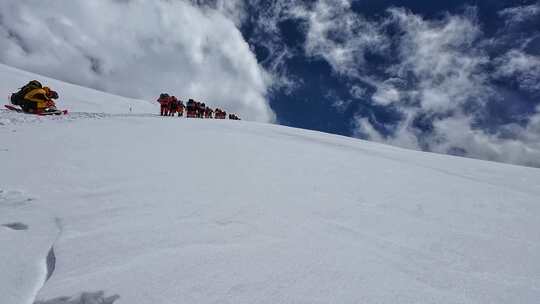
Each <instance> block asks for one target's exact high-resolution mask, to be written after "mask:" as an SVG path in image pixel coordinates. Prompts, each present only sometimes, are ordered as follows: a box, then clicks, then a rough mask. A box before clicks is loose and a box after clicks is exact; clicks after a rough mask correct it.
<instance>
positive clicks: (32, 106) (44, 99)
mask: <svg viewBox="0 0 540 304" xmlns="http://www.w3.org/2000/svg"><path fill="white" fill-rule="evenodd" d="M57 98H58V93H56V92H55V91H53V90H51V89H50V88H49V87H43V88H35V89H32V90H30V91H29V92H28V93H26V94H25V95H24V97H23V99H24V102H23V104H22V105H21V108H22V109H23V111H25V112H28V113H43V112H45V111H47V110H56V105H55V104H54V101H53V99H57Z"/></svg>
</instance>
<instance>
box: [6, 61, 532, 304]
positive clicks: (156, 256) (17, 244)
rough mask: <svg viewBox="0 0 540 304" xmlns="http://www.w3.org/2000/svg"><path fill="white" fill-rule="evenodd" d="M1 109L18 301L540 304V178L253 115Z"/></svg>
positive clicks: (9, 248) (9, 292) (12, 290)
mask: <svg viewBox="0 0 540 304" xmlns="http://www.w3.org/2000/svg"><path fill="white" fill-rule="evenodd" d="M0 70H1V69H0ZM7 74H9V70H8V71H7V72H6V70H5V69H4V71H2V72H0V75H2V77H6V76H5V75H7ZM0 80H3V79H0ZM19 82H20V81H18V82H17V83H19ZM23 82H24V81H23ZM56 86H58V87H60V86H62V84H60V83H58V84H56ZM72 89H73V90H72V91H71V93H72V94H73V95H72V100H74V101H75V100H84V99H85V98H86V97H85V94H86V91H85V90H83V89H81V90H80V91H78V89H77V88H76V87H72ZM78 94H80V95H78ZM96 94H97V93H96ZM103 96H105V95H103ZM122 100H123V99H120V98H119V99H117V98H116V97H112V96H110V95H107V100H99V101H98V100H92V102H95V103H96V105H97V108H100V109H103V110H102V111H106V110H107V107H108V106H109V105H112V104H121V103H122ZM72 106H73V107H78V106H79V105H77V104H73V105H72ZM101 107H102V108H101ZM81 108H82V105H81ZM118 109H119V108H113V110H118ZM111 112H113V111H111ZM0 117H1V119H3V120H1V121H3V123H4V124H3V125H0V187H1V190H0V225H2V224H6V225H7V226H0V248H1V249H2V250H0V303H2V304H4V303H6V304H8V303H32V302H33V301H34V300H35V299H36V300H37V301H38V302H37V303H47V304H51V303H93V302H89V299H101V300H104V302H96V303H113V302H114V303H115V304H123V303H126V304H139V303H140V304H147V303H152V304H160V303H537V301H538V299H540V233H539V231H540V184H539V181H540V170H539V169H533V168H525V167H517V166H510V165H504V164H497V163H491V162H484V161H477V160H470V159H464V158H455V157H449V156H444V155H436V154H429V153H421V152H416V151H409V150H403V149H398V148H394V147H389V146H385V145H380V144H375V143H370V142H364V141H359V140H355V139H350V138H345V137H339V136H333V135H328V134H322V133H317V132H311V131H306V130H299V129H292V128H286V127H280V126H274V125H265V124H256V123H249V122H235V121H215V120H187V119H181V118H161V117H159V116H155V115H145V116H143V115H139V116H135V115H94V114H85V113H78V114H76V115H72V116H68V117H54V118H53V117H44V118H33V119H30V118H28V117H29V116H28V115H22V114H15V113H7V112H1V113H0ZM47 262H48V263H47ZM47 264H48V265H47ZM48 274H49V275H50V278H49V279H48V280H47V281H46V279H47V277H48ZM61 297H65V298H61ZM85 301H86V302H85Z"/></svg>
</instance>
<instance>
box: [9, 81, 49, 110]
mask: <svg viewBox="0 0 540 304" xmlns="http://www.w3.org/2000/svg"><path fill="white" fill-rule="evenodd" d="M41 88H43V86H42V85H41V83H40V82H39V81H37V80H32V81H30V82H29V83H27V84H26V85H25V86H23V87H22V88H20V89H19V91H18V92H17V93H13V94H11V103H12V104H14V105H16V106H21V105H22V104H23V102H24V95H26V94H28V92H30V91H32V90H34V89H41Z"/></svg>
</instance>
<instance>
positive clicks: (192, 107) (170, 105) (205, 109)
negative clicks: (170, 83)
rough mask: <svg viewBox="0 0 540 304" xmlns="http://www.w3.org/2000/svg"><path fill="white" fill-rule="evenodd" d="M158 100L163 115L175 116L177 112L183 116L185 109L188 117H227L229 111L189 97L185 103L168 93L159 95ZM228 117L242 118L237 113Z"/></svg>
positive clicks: (232, 118)
mask: <svg viewBox="0 0 540 304" xmlns="http://www.w3.org/2000/svg"><path fill="white" fill-rule="evenodd" d="M157 102H159V104H160V106H161V107H160V108H161V111H160V115H161V116H174V115H175V114H176V113H178V117H183V116H184V111H185V112H186V117H187V118H215V119H226V118H227V112H225V111H223V110H221V109H219V108H217V109H215V110H213V109H212V108H210V107H209V106H207V105H206V104H205V103H204V102H198V101H195V100H193V99H189V100H188V102H187V103H186V104H185V105H184V102H183V101H182V100H179V99H178V98H176V97H175V96H170V95H169V94H167V93H162V94H161V95H159V98H158V100H157ZM228 117H229V119H231V120H240V118H239V117H238V116H237V115H236V114H229V116H228Z"/></svg>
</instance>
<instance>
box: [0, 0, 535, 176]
mask: <svg viewBox="0 0 540 304" xmlns="http://www.w3.org/2000/svg"><path fill="white" fill-rule="evenodd" d="M36 33H39V34H36ZM0 44H1V45H2V48H0V62H2V63H5V64H8V65H11V66H14V67H18V68H21V69H24V70H28V71H31V72H36V73H39V74H42V75H46V76H50V77H53V78H57V79H60V80H64V81H68V82H71V83H75V84H80V85H83V86H87V87H91V88H95V89H98V90H103V91H107V92H111V93H115V94H119V95H124V96H128V97H134V98H142V99H148V100H155V98H156V96H158V95H159V94H160V93H161V92H168V93H171V94H174V95H176V96H178V97H180V98H181V99H187V98H195V99H198V100H201V101H205V102H206V103H207V104H209V105H213V106H215V107H222V108H225V109H228V110H229V111H230V112H236V113H238V114H240V115H241V116H242V117H243V118H245V119H247V120H256V121H264V122H277V123H280V124H283V125H287V126H293V127H300V128H307V129H312V130H319V131H323V132H330V133H335V134H340V135H345V136H353V137H357V138H361V139H368V140H372V141H377V142H382V143H386V144H391V145H396V146H400V147H405V148H409V149H416V150H423V151H431V152H437V153H445V154H453V155H459V156H467V157H473V158H480V159H486V160H493V161H501V162H508V163H513V164H520V165H529V166H536V167H540V2H539V1H538V0H535V1H499V0H483V1H450V0H441V1H427V0H424V1H419V0H415V1H412V0H409V1H386V0H311V1H303V0H274V1H267V0H175V1H170V0H159V1H145V0H123V1H118V0H94V1H82V2H81V1H77V2H75V1H72V2H66V1H62V0H51V1H46V2H35V1H33V0H19V1H10V0H0ZM60 102H61V100H60Z"/></svg>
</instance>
